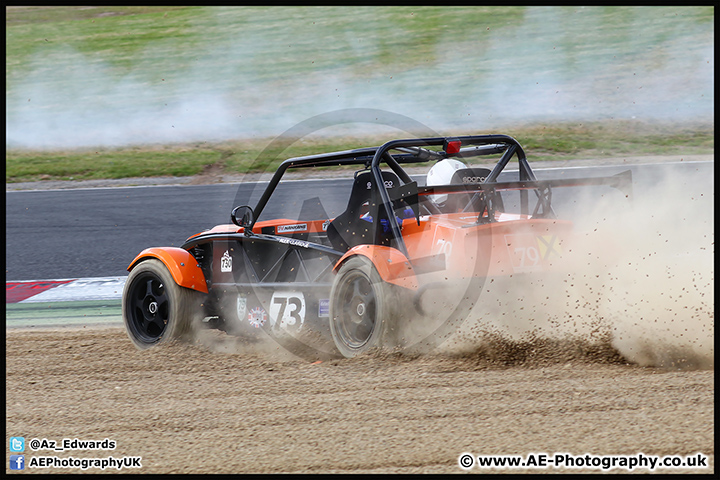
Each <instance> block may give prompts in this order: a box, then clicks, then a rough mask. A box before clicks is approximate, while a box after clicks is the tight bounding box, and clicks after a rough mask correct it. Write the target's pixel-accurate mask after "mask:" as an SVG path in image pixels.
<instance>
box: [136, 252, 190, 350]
mask: <svg viewBox="0 0 720 480" xmlns="http://www.w3.org/2000/svg"><path fill="white" fill-rule="evenodd" d="M200 304H201V294H200V293H199V292H196V291H195V290H190V289H189V288H184V287H181V286H180V285H178V284H177V283H175V280H174V279H173V278H172V275H170V272H169V271H168V269H167V267H166V266H165V265H164V264H163V263H162V262H161V261H159V260H156V259H148V260H145V261H143V262H141V263H140V264H139V265H137V266H136V267H135V268H134V269H133V270H132V271H131V272H130V275H129V276H128V278H127V281H126V282H125V289H124V291H123V301H122V316H123V321H124V322H125V329H126V331H127V334H128V337H130V340H132V342H133V343H134V344H135V346H136V347H138V348H139V349H146V348H149V347H152V346H154V345H159V344H161V343H164V342H167V341H168V340H171V339H180V338H184V337H187V336H188V335H189V334H190V333H191V331H192V321H193V319H194V318H195V317H196V316H197V317H199V314H200V310H201V308H200Z"/></svg>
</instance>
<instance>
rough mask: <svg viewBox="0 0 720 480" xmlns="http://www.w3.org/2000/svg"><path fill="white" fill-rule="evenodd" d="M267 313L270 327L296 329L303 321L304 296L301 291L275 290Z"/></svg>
mask: <svg viewBox="0 0 720 480" xmlns="http://www.w3.org/2000/svg"><path fill="white" fill-rule="evenodd" d="M269 314H270V315H269V316H270V325H272V327H274V328H282V329H285V330H293V331H298V330H300V328H301V327H302V326H303V324H304V323H305V297H304V296H303V294H302V292H282V291H280V292H275V293H273V296H272V298H271V299H270V308H269Z"/></svg>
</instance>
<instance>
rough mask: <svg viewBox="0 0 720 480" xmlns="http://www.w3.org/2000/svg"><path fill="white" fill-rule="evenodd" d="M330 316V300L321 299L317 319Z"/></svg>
mask: <svg viewBox="0 0 720 480" xmlns="http://www.w3.org/2000/svg"><path fill="white" fill-rule="evenodd" d="M329 316H330V299H329V298H321V299H320V303H319V304H318V317H320V318H323V317H329Z"/></svg>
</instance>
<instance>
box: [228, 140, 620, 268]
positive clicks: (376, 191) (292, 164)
mask: <svg viewBox="0 0 720 480" xmlns="http://www.w3.org/2000/svg"><path fill="white" fill-rule="evenodd" d="M391 152H392V153H391ZM493 154H500V155H501V156H500V158H499V160H498V161H497V163H496V164H495V166H494V167H493V168H492V169H491V171H490V173H489V174H488V175H487V177H486V178H485V179H484V181H482V182H481V183H474V184H471V185H468V184H451V185H442V186H422V187H419V186H418V184H417V182H416V181H414V180H413V179H412V178H411V177H410V176H409V175H408V174H407V172H406V171H405V170H404V169H403V168H402V166H401V165H403V164H419V163H427V162H437V161H440V160H443V159H445V158H461V159H466V158H472V157H478V156H484V155H493ZM513 157H516V158H517V162H518V179H517V181H509V182H498V181H497V179H498V177H499V175H500V173H501V172H502V171H503V170H504V169H505V167H506V166H507V165H508V164H509V163H510V160H511V159H512V158H513ZM383 164H384V165H386V166H387V167H389V168H390V170H392V172H394V173H395V174H396V175H397V177H398V178H399V179H400V180H401V181H402V182H403V184H402V185H400V186H397V187H392V188H388V186H386V185H385V182H384V181H383V170H381V165H383ZM343 165H359V166H362V167H363V170H367V171H369V172H370V173H371V175H372V177H373V178H374V180H375V181H374V182H372V195H373V199H375V201H372V202H370V215H371V216H372V218H378V219H379V218H383V219H386V220H387V222H388V225H389V232H388V236H389V242H390V244H391V245H393V246H394V247H395V248H397V249H398V250H399V251H400V252H402V253H403V254H404V255H405V256H406V257H407V256H408V251H407V247H406V245H405V242H404V240H403V236H402V234H401V227H400V223H399V222H398V219H397V218H396V215H395V214H394V211H395V209H396V208H397V205H398V203H404V204H406V205H407V206H409V207H410V208H412V210H413V213H414V215H415V217H416V220H417V221H418V222H419V215H420V213H419V212H420V207H423V208H425V209H426V210H427V213H429V214H439V213H441V212H440V211H439V210H438V208H437V207H436V206H435V205H434V204H433V203H432V202H431V201H429V198H428V195H433V194H443V193H445V194H451V193H459V192H464V193H471V194H472V195H473V198H472V200H471V202H469V203H468V204H467V206H466V207H465V210H464V211H467V210H468V209H470V206H471V205H472V204H473V203H475V202H476V201H477V200H478V199H482V200H483V201H484V202H485V203H484V204H485V206H486V213H487V215H486V216H484V215H483V212H480V214H479V215H478V219H477V222H476V223H477V224H482V223H487V222H493V221H495V214H494V213H495V210H496V201H495V200H494V199H495V198H497V197H496V195H495V194H496V193H497V192H499V191H503V190H519V191H520V211H521V212H520V213H521V214H523V215H532V216H533V217H535V218H555V213H554V212H553V210H552V206H551V199H552V188H554V187H566V186H579V185H608V186H611V187H614V188H617V189H619V190H621V191H622V192H623V193H625V194H626V196H627V197H630V196H631V195H632V177H631V172H630V171H626V172H622V173H619V174H616V175H613V176H609V177H592V178H582V179H559V180H538V179H537V178H536V176H535V173H534V172H533V170H532V168H531V167H530V164H529V163H528V161H527V157H526V155H525V151H524V150H523V148H522V146H521V145H520V144H519V143H518V141H517V140H515V139H514V138H512V137H510V136H508V135H468V136H457V137H433V138H416V139H404V140H403V139H401V140H392V141H389V142H387V143H385V144H383V145H381V146H379V147H370V148H361V149H354V150H345V151H340V152H333V153H324V154H319V155H310V156H304V157H296V158H290V159H287V160H285V161H283V162H282V163H281V164H280V166H279V167H278V169H277V170H276V172H275V174H274V175H273V177H272V178H271V179H270V182H269V184H268V185H267V187H266V189H265V191H264V192H263V194H262V196H261V197H260V199H259V200H258V203H257V205H256V206H255V208H254V209H251V210H250V212H251V215H250V216H249V217H246V216H245V215H242V216H241V217H240V218H238V211H239V209H240V208H242V207H245V208H247V206H242V207H235V209H233V212H232V214H231V220H232V222H233V223H234V224H235V225H238V226H240V227H244V233H245V235H247V236H250V235H254V234H253V232H252V228H253V226H254V225H255V223H256V221H257V219H258V218H259V217H260V215H261V214H262V211H263V209H264V208H265V206H266V205H267V203H268V201H269V199H270V198H271V196H272V195H273V192H274V191H275V189H276V187H277V186H278V184H279V183H280V180H281V179H282V177H283V175H284V174H285V173H286V172H287V171H288V170H289V169H294V168H309V167H330V166H343ZM357 173H359V172H356V174H357ZM530 190H534V192H535V195H536V198H537V201H536V203H535V206H534V209H533V211H532V212H530V209H529V205H530V199H529V195H528V192H529V191H530ZM379 230H380V229H376V235H375V237H374V241H373V242H372V243H373V244H379V243H380V240H379Z"/></svg>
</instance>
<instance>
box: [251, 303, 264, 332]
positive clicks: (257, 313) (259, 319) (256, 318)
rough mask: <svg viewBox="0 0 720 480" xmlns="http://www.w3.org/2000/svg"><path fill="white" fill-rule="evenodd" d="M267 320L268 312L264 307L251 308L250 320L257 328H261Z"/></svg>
mask: <svg viewBox="0 0 720 480" xmlns="http://www.w3.org/2000/svg"><path fill="white" fill-rule="evenodd" d="M265 320H267V313H265V310H263V309H262V307H255V308H253V309H252V310H250V313H249V314H248V322H250V325H252V326H253V327H255V328H260V327H262V326H263V325H265Z"/></svg>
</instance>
